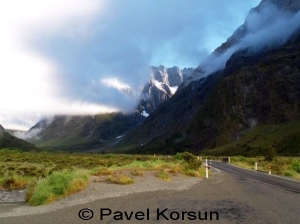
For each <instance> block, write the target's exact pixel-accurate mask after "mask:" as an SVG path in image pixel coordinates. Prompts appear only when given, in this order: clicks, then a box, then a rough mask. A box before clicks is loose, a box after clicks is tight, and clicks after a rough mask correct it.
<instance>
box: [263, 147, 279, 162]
mask: <svg viewBox="0 0 300 224" xmlns="http://www.w3.org/2000/svg"><path fill="white" fill-rule="evenodd" d="M263 156H264V157H265V160H266V161H268V162H272V161H273V160H274V159H275V158H276V149H274V148H273V147H272V146H268V147H266V148H265V150H264V152H263Z"/></svg>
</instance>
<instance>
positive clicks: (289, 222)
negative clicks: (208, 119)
mask: <svg viewBox="0 0 300 224" xmlns="http://www.w3.org/2000/svg"><path fill="white" fill-rule="evenodd" d="M215 165H216V164H215ZM213 166H214V164H213ZM222 167H223V165H220V167H219V168H221V169H222ZM224 167H227V166H224ZM225 169H227V170H228V169H229V168H228V167H227V168H225ZM240 172H244V170H241V171H240ZM210 173H211V174H212V175H211V176H210V177H209V178H208V179H204V180H202V181H200V182H198V183H197V184H195V185H193V186H192V187H191V188H189V189H186V190H161V191H154V192H147V193H136V194H130V195H127V196H121V197H112V198H106V199H100V200H96V201H94V202H90V203H86V204H79V205H75V206H72V207H67V208H64V209H60V210H57V211H53V212H46V211H45V213H43V214H36V215H25V216H24V215H23V216H18V214H16V216H15V217H5V218H3V217H2V218H1V211H3V210H5V209H6V210H13V209H15V208H17V207H18V206H21V205H18V204H6V205H5V207H4V205H2V207H1V205H0V223H1V224H11V223H14V224H23V223H24V224H28V223H30V224H56V223H57V224H60V223H62V224H64V223H72V224H82V223H137V224H138V223H180V224H182V223H202V222H204V223H247V224H249V223H250V224H252V223H253V224H260V223H261V224H295V223H300V222H299V221H300V194H299V193H296V192H294V191H290V190H286V189H285V188H282V187H278V186H273V185H267V184H264V183H261V182H258V181H253V180H250V179H248V178H246V177H244V176H245V175H233V174H231V173H227V172H223V171H219V170H216V169H211V170H210ZM44 208H45V210H47V206H45V207H44ZM84 208H88V209H91V210H92V211H93V213H94V216H93V218H92V219H90V220H87V221H83V220H81V219H80V218H79V216H78V212H79V211H80V210H82V209H84ZM101 209H105V210H103V211H104V213H105V214H108V213H109V210H111V213H112V214H111V215H108V216H104V217H103V220H100V210H101ZM158 210H159V212H158ZM163 211H165V212H163ZM198 211H201V218H205V212H207V214H208V216H207V219H208V220H207V221H203V220H199V219H196V220H189V218H190V219H193V217H194V216H193V214H197V213H198ZM125 212H126V213H127V218H131V220H129V221H127V220H126V219H127V218H126V214H125ZM131 212H133V213H132V214H133V216H132V217H130V213H131ZM161 212H163V213H162V214H163V215H162V214H159V213H161ZM186 212H190V213H186ZM211 212H212V219H211V220H210V213H211ZM213 212H217V213H218V215H219V217H218V219H219V220H216V219H217V218H216V215H215V214H216V213H213ZM82 215H83V216H84V217H88V215H89V213H88V211H87V210H86V211H85V212H84V213H82ZM120 218H123V220H117V219H120ZM177 218H178V220H175V219H177ZM138 219H143V220H138ZM167 219H169V220H167Z"/></svg>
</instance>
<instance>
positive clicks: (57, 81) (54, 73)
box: [0, 0, 260, 130]
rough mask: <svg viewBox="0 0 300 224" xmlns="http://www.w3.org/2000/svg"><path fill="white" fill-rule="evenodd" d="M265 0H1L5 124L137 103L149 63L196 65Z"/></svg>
mask: <svg viewBox="0 0 300 224" xmlns="http://www.w3.org/2000/svg"><path fill="white" fill-rule="evenodd" d="M259 2H260V1H259V0H243V1H240V0H189V1H183V0H126V1H123V0H43V1H38V0H26V1H22V0H9V1H1V3H0V61H1V66H0V124H1V125H2V126H4V127H5V128H7V129H20V130H27V129H28V128H30V127H31V126H33V125H34V124H35V123H36V122H37V121H39V120H40V119H42V118H44V117H50V116H54V115H61V114H65V115H87V114H90V115H92V114H97V113H107V112H114V111H125V112H128V111H131V110H133V109H134V107H135V105H136V103H137V98H138V96H137V94H135V93H134V90H135V89H137V88H138V87H140V86H143V84H144V83H145V82H146V81H147V79H148V78H149V66H152V65H154V66H159V65H165V66H167V67H172V66H178V67H181V68H184V67H197V66H198V65H199V63H200V62H201V60H203V59H204V58H205V57H207V56H208V55H209V54H210V53H211V52H212V51H213V50H214V49H215V48H217V47H218V46H219V45H220V44H221V43H223V42H225V41H226V39H227V38H228V37H229V36H231V34H232V33H233V32H234V30H236V29H237V28H238V27H239V26H240V25H242V24H243V23H244V20H245V17H246V16H247V14H248V12H249V10H250V9H251V8H253V7H255V6H256V5H258V4H259ZM124 88H125V89H126V88H131V89H132V90H133V95H131V96H128V95H127V94H124V92H122V91H121V90H122V89H124Z"/></svg>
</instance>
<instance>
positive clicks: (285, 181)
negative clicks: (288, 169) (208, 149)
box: [213, 161, 300, 193]
mask: <svg viewBox="0 0 300 224" xmlns="http://www.w3.org/2000/svg"><path fill="white" fill-rule="evenodd" d="M213 167H215V168H217V169H219V170H222V171H224V172H227V173H230V174H234V175H237V176H241V177H244V178H247V179H251V180H254V181H259V182H261V183H265V184H270V185H274V186H277V187H281V188H285V189H287V190H290V191H294V192H296V193H300V181H297V180H292V179H289V178H282V177H279V176H276V175H269V174H267V173H262V172H257V171H252V170H247V169H241V168H238V167H236V166H232V165H229V164H227V163H222V162H215V161H214V162H213Z"/></svg>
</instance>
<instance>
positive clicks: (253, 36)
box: [187, 3, 300, 84]
mask: <svg viewBox="0 0 300 224" xmlns="http://www.w3.org/2000/svg"><path fill="white" fill-rule="evenodd" d="M299 22H300V12H298V13H292V12H288V11H282V10H279V9H278V8H277V7H276V6H275V5H273V4H270V3H265V4H263V5H262V7H260V10H259V11H257V10H253V11H251V13H250V14H249V15H248V16H247V18H246V21H245V24H244V26H243V27H240V29H246V34H245V35H244V36H240V37H239V39H237V43H236V44H234V45H233V46H231V47H229V48H228V49H226V51H225V52H223V53H221V54H220V53H218V52H213V53H212V54H211V55H209V56H208V57H206V58H205V59H204V60H203V61H202V62H201V63H200V65H199V66H198V68H197V73H194V74H193V77H192V78H191V80H193V79H200V78H202V77H206V76H207V75H209V74H212V73H213V72H216V71H219V70H222V69H224V68H225V66H226V62H227V61H228V59H229V58H230V57H231V56H232V55H233V54H234V53H235V52H237V51H240V50H243V49H246V48H247V49H248V50H249V51H252V52H253V51H259V50H261V49H263V48H271V47H276V46H281V45H283V44H284V43H285V42H286V41H287V40H288V38H289V37H290V36H291V35H292V34H293V33H294V32H295V31H296V30H298V29H299V28H300V26H299ZM187 84H188V83H187Z"/></svg>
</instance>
